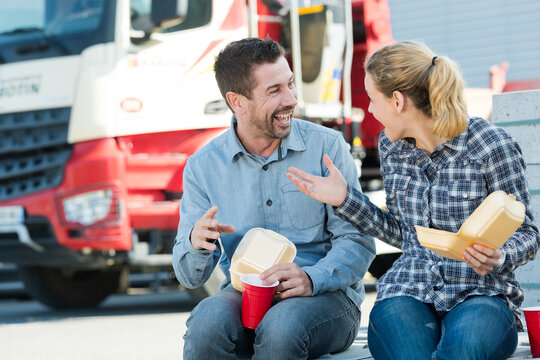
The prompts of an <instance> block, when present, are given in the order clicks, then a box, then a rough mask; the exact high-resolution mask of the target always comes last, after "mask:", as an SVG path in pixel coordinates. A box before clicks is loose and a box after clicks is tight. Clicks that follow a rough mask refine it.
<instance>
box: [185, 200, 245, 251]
mask: <svg viewBox="0 0 540 360" xmlns="http://www.w3.org/2000/svg"><path fill="white" fill-rule="evenodd" d="M217 210H218V209H217V206H212V207H211V208H210V209H208V211H206V213H205V214H204V215H203V216H202V217H201V218H200V219H199V220H197V222H196V223H195V226H194V227H193V230H191V235H190V241H191V245H193V247H194V248H195V249H197V250H202V249H206V250H210V251H214V250H216V245H215V244H214V242H215V241H216V240H217V239H218V238H219V237H220V235H221V233H222V232H224V233H227V234H230V233H232V232H234V231H235V230H236V229H235V228H234V226H232V225H225V224H220V223H219V222H218V221H217V219H214V216H215V215H216V213H217Z"/></svg>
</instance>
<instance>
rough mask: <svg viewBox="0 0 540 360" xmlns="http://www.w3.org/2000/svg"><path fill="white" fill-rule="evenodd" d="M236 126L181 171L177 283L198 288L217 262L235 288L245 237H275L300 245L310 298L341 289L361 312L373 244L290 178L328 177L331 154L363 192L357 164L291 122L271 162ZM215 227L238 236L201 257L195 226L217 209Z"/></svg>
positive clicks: (340, 143)
mask: <svg viewBox="0 0 540 360" xmlns="http://www.w3.org/2000/svg"><path fill="white" fill-rule="evenodd" d="M234 125H235V119H234V118H233V123H232V126H231V128H230V129H229V130H227V131H226V132H225V133H224V134H222V135H221V136H219V137H217V138H216V139H214V140H213V141H212V142H210V143H209V144H208V145H206V146H205V147H203V148H202V149H201V150H199V151H198V152H197V153H195V154H194V155H192V156H191V157H190V158H189V159H188V162H187V165H186V168H185V169H184V177H183V187H184V195H183V198H182V202H181V205H180V224H179V226H178V234H177V237H176V243H175V246H174V250H173V254H174V256H173V265H174V269H175V272H176V276H177V278H178V280H179V281H180V283H182V284H183V285H184V286H186V287H189V288H192V287H197V286H201V285H202V284H204V282H205V281H206V280H207V279H208V278H209V277H210V274H211V272H212V271H213V269H214V267H215V266H216V264H217V263H218V261H219V262H220V266H221V269H222V270H223V272H224V273H225V275H226V276H227V279H226V281H225V283H224V284H222V287H224V286H226V285H227V284H228V282H230V275H229V267H230V260H231V259H232V256H233V254H234V251H235V249H236V247H237V246H238V243H239V242H240V240H242V237H243V236H244V234H245V233H246V232H247V231H248V230H250V229H251V228H254V227H262V228H266V229H270V230H273V231H275V232H277V233H279V234H281V235H283V236H285V237H286V238H288V239H289V240H290V241H292V242H293V243H294V244H295V245H296V249H297V254H296V258H295V259H294V262H295V263H296V264H297V265H298V266H300V267H301V268H302V269H303V270H304V271H305V272H306V273H307V274H308V275H309V276H310V278H311V280H312V282H313V296H315V295H317V294H320V293H322V292H325V291H335V290H339V289H342V290H343V291H345V292H346V294H347V295H348V296H349V298H350V299H351V300H352V301H353V302H354V303H355V304H356V305H357V306H358V308H360V304H361V302H362V300H363V298H364V288H363V286H362V282H361V279H362V277H363V276H364V274H365V272H366V271H367V268H368V266H369V264H370V263H371V261H372V260H373V258H374V256H375V245H374V240H373V238H371V237H369V236H366V235H362V234H360V233H359V232H358V230H356V229H355V228H354V226H353V225H351V224H350V223H349V222H347V221H346V220H343V219H341V218H339V217H338V216H337V215H336V214H335V213H334V210H333V208H332V207H331V206H329V205H325V204H323V203H320V202H318V201H316V200H313V199H311V198H310V197H308V196H307V195H305V194H303V193H302V192H300V191H299V190H298V189H297V188H296V187H295V186H294V184H293V183H292V182H291V181H290V180H289V179H288V178H287V177H286V176H285V174H286V173H287V168H288V167H289V166H294V167H297V168H299V169H302V170H304V171H306V172H308V173H311V174H315V175H319V176H328V173H329V172H328V169H327V168H326V166H325V165H324V163H323V161H322V157H323V154H325V153H326V154H328V155H329V156H330V158H332V159H333V161H334V163H335V165H336V166H337V167H338V168H339V169H341V171H342V172H343V176H344V177H345V179H346V180H347V182H348V183H349V184H353V186H355V187H356V188H357V189H358V191H360V185H359V182H358V175H357V172H356V167H355V165H354V162H353V159H352V157H351V155H350V153H349V150H348V148H347V145H346V143H345V141H344V140H343V137H342V136H341V134H340V133H338V132H337V131H334V130H331V129H328V128H325V127H323V126H320V125H316V124H313V123H310V122H307V121H303V120H298V119H293V120H292V122H291V133H290V135H289V136H288V137H287V138H285V139H283V140H282V141H281V144H280V146H279V147H278V148H277V149H276V151H275V152H274V153H273V154H272V155H271V156H270V157H268V158H267V159H265V158H262V157H260V156H256V155H252V154H250V153H248V152H247V151H246V150H245V148H244V147H243V146H242V144H241V143H240V141H239V140H238V137H237V136H236V133H235V131H234V130H233V129H234ZM214 205H216V206H217V207H218V212H217V214H216V219H217V220H219V222H221V223H224V224H229V225H234V226H235V227H236V231H235V232H234V233H232V234H225V233H223V234H222V235H221V241H222V244H223V248H224V252H225V253H224V254H223V256H222V257H221V260H220V256H221V255H222V254H221V249H220V248H219V246H218V248H217V249H216V250H215V251H214V252H213V253H212V252H210V251H208V250H196V249H195V248H194V247H193V246H192V245H191V242H190V240H189V236H190V233H191V230H192V228H193V226H194V224H195V222H196V221H197V220H198V219H199V218H200V217H201V216H202V215H203V214H204V213H205V212H206V211H207V210H208V209H209V208H210V207H212V206H214Z"/></svg>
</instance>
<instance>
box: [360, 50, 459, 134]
mask: <svg viewBox="0 0 540 360" xmlns="http://www.w3.org/2000/svg"><path fill="white" fill-rule="evenodd" d="M364 68H365V70H366V73H369V75H370V76H371V77H372V79H373V81H374V82H375V86H376V87H377V90H379V91H380V92H382V93H383V94H384V95H385V96H386V97H391V96H392V93H393V92H394V91H396V90H397V91H400V92H402V93H404V94H405V95H407V96H408V97H409V98H410V99H411V100H412V102H413V103H414V105H415V106H416V108H418V109H419V110H420V111H422V112H423V113H424V114H426V115H427V116H428V117H430V118H431V119H433V121H434V126H433V132H434V133H435V134H436V135H439V136H441V137H443V138H445V139H449V140H451V139H453V138H454V137H455V136H457V135H459V134H461V133H462V132H463V131H465V128H466V127H467V118H468V116H467V106H466V104H465V99H464V95H463V88H464V81H463V77H462V76H461V72H460V70H459V67H458V65H457V64H456V63H455V62H454V61H452V60H451V59H450V58H448V57H446V56H435V54H434V53H433V51H431V50H430V49H429V48H428V47H427V46H426V45H424V44H422V43H419V42H415V41H403V42H397V43H393V44H390V45H386V46H384V47H382V48H380V49H379V50H377V51H376V52H375V53H374V54H373V55H371V57H370V58H369V59H367V61H366V62H365V64H364Z"/></svg>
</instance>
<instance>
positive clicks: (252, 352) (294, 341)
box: [184, 286, 360, 360]
mask: <svg viewBox="0 0 540 360" xmlns="http://www.w3.org/2000/svg"><path fill="white" fill-rule="evenodd" d="M241 304H242V294H241V293H240V292H239V291H237V290H235V289H234V288H232V287H231V286H229V287H226V288H225V289H223V290H221V291H220V292H219V293H218V294H216V295H214V296H211V297H209V298H206V299H204V300H203V301H201V302H200V303H199V304H198V305H197V306H196V307H195V309H193V311H192V312H191V316H190V317H189V319H188V320H187V323H186V324H187V328H188V329H187V331H186V334H185V335H184V359H185V360H188V359H205V360H207V359H236V356H253V359H280V360H284V359H307V358H308V357H310V358H311V357H318V356H321V355H324V354H327V353H331V352H338V351H342V350H345V349H347V348H348V347H349V346H350V345H351V344H352V342H353V340H354V339H355V337H356V334H357V333H358V328H359V325H360V311H359V310H358V308H357V307H356V305H354V303H353V302H352V301H351V300H350V299H349V298H348V297H347V295H345V293H344V292H343V291H335V292H334V291H333V292H325V293H323V294H320V295H317V296H313V297H294V298H288V299H285V300H281V301H279V302H277V303H275V304H274V305H273V306H272V307H271V308H270V310H268V312H267V313H266V315H265V316H264V318H263V320H262V321H261V323H260V324H259V326H258V327H257V329H255V330H251V329H246V328H244V327H243V326H242V320H241Z"/></svg>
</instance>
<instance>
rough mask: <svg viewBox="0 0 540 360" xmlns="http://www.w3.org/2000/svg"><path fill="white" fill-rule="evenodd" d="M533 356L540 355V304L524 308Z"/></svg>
mask: <svg viewBox="0 0 540 360" xmlns="http://www.w3.org/2000/svg"><path fill="white" fill-rule="evenodd" d="M523 312H524V313H525V321H526V322H527V332H528V333H529V343H530V344H531V354H532V357H533V358H537V357H540V306H535V307H528V308H524V309H523Z"/></svg>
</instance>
